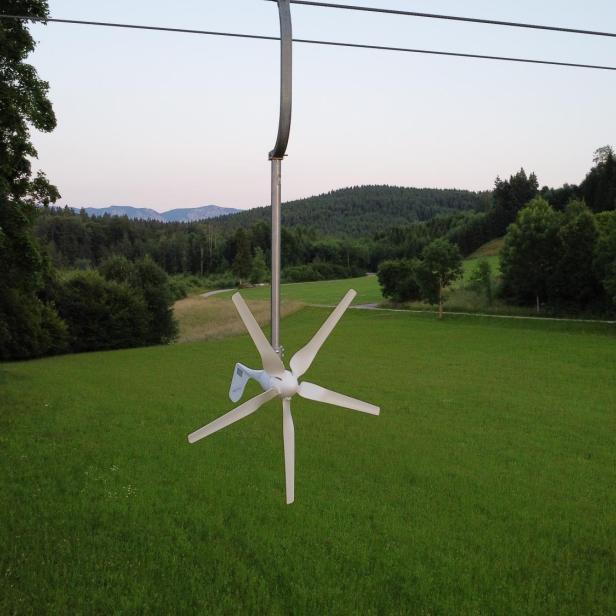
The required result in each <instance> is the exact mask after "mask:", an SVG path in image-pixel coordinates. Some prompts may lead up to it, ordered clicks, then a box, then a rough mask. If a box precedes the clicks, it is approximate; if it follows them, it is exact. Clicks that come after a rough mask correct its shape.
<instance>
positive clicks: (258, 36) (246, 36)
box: [0, 15, 616, 71]
mask: <svg viewBox="0 0 616 616" xmlns="http://www.w3.org/2000/svg"><path fill="white" fill-rule="evenodd" d="M0 19H17V20H20V21H38V22H51V23H61V24H79V25H85V26H102V27H107V28H130V29H133V30H150V31H151V30H154V31H160V32H177V33H182V34H205V35H209V36H226V37H233V38H244V39H259V40H265V41H279V40H280V38H278V37H276V36H264V35H261V34H238V33H234V32H218V31H212V30H188V29H186V28H166V27H163V26H141V25H136V24H122V23H111V22H105V21H82V20H78V19H55V18H47V19H43V18H39V17H24V16H20V15H0ZM293 41H294V42H295V43H305V44H309V45H328V46H331V47H351V48H355V49H371V50H380V51H398V52H406V53H415V54H424V55H434V56H449V57H454V58H473V59H477V60H499V61H503V62H521V63H525V64H543V65H549V66H566V67H570V68H587V69H596V70H602V71H616V66H602V65H597V64H577V63H574V62H556V61H552V60H533V59H530V58H512V57H509V56H489V55H481V54H474V53H458V52H454V51H435V50H431V49H410V48H407V47H388V46H383V45H365V44H361V43H339V42H336V41H319V40H313V39H293Z"/></svg>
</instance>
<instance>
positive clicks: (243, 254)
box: [233, 229, 252, 284]
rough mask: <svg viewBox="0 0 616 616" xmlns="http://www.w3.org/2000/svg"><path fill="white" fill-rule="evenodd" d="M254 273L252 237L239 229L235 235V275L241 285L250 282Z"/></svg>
mask: <svg viewBox="0 0 616 616" xmlns="http://www.w3.org/2000/svg"><path fill="white" fill-rule="evenodd" d="M251 271H252V247H251V245H250V237H249V236H248V234H247V233H246V231H244V229H238V230H237V231H236V233H235V257H234V259H233V273H234V274H235V275H236V276H237V278H238V280H239V281H240V284H242V283H243V282H244V281H245V280H248V277H249V276H250V272H251Z"/></svg>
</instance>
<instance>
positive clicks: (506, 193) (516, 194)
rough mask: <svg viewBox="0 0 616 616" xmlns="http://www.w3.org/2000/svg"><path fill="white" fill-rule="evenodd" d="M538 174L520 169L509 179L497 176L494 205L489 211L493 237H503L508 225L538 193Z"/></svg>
mask: <svg viewBox="0 0 616 616" xmlns="http://www.w3.org/2000/svg"><path fill="white" fill-rule="evenodd" d="M538 188H539V183H538V181H537V176H536V175H535V174H534V173H531V174H530V175H529V176H527V175H526V172H525V171H524V169H520V171H518V172H517V173H516V174H515V175H512V176H511V177H510V178H509V180H501V179H500V178H496V182H495V184H494V192H493V206H492V209H491V211H490V213H489V227H490V233H491V235H492V237H493V238H494V237H501V236H502V235H504V234H505V231H507V227H508V226H509V225H510V224H511V223H512V222H513V221H514V220H515V219H516V216H517V214H518V212H519V211H520V210H521V209H522V208H523V207H524V206H525V205H526V204H527V203H528V202H529V201H530V200H531V199H532V198H533V197H535V195H537V192H538Z"/></svg>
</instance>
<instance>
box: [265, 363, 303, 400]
mask: <svg viewBox="0 0 616 616" xmlns="http://www.w3.org/2000/svg"><path fill="white" fill-rule="evenodd" d="M272 387H274V388H275V389H276V391H277V392H278V395H279V396H280V397H281V398H292V397H293V396H294V395H295V394H296V393H297V392H298V391H299V383H298V382H297V378H296V377H295V376H294V375H293V374H292V373H291V372H289V371H288V370H285V371H284V374H283V375H282V377H277V376H275V377H273V378H272Z"/></svg>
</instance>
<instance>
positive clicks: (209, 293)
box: [201, 289, 236, 299]
mask: <svg viewBox="0 0 616 616" xmlns="http://www.w3.org/2000/svg"><path fill="white" fill-rule="evenodd" d="M235 290H236V289H218V290H216V291H208V292H207V293H201V297H203V299H206V298H208V297H213V296H214V295H218V294H219V293H226V292H227V291H235Z"/></svg>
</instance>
